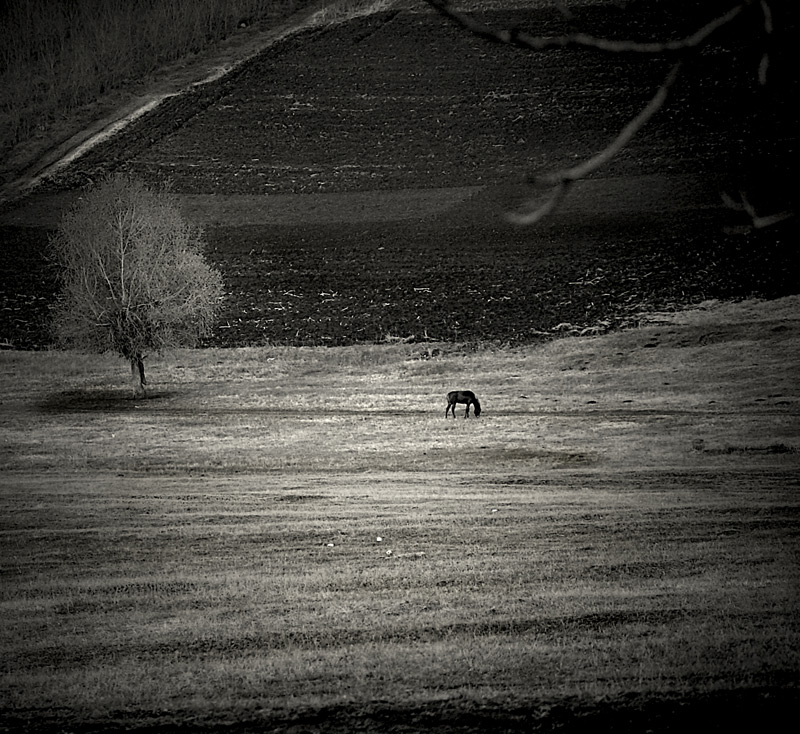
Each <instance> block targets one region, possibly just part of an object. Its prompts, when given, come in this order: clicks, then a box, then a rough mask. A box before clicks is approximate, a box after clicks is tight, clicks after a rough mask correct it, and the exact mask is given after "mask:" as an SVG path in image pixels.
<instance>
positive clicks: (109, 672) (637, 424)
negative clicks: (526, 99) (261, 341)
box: [0, 298, 800, 732]
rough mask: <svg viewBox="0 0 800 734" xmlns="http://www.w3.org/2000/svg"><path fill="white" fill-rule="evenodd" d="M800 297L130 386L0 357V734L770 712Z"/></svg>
mask: <svg viewBox="0 0 800 734" xmlns="http://www.w3.org/2000/svg"><path fill="white" fill-rule="evenodd" d="M799 316H800V310H799V309H798V300H797V298H787V299H782V300H778V301H773V302H760V303H756V302H746V303H743V304H738V305H733V304H728V305H725V304H707V307H706V308H704V309H702V310H699V311H695V312H685V313H681V314H672V315H666V314H664V315H661V316H656V317H651V320H653V321H654V323H652V324H651V325H649V326H645V327H642V328H639V329H635V330H629V331H623V332H619V333H615V334H609V335H604V336H600V337H593V338H581V339H571V338H567V339H561V340H557V341H553V342H550V343H548V344H544V345H540V346H536V347H533V346H531V347H520V348H515V349H511V348H505V349H496V350H495V349H490V348H483V349H475V348H466V347H459V346H458V345H454V344H447V345H444V344H439V345H436V344H394V345H384V346H380V345H375V346H366V345H364V346H355V347H341V348H281V347H276V348H267V347H265V348H245V349H229V350H211V349H209V350H198V351H185V352H179V353H177V354H175V355H173V356H171V357H167V358H163V359H154V360H153V361H152V364H151V366H150V371H149V374H150V378H151V382H152V385H151V389H150V398H149V399H147V400H144V401H134V400H132V399H130V398H129V397H128V393H127V392H126V390H125V387H124V379H123V378H124V369H123V366H122V365H121V363H119V362H118V361H117V360H114V359H107V360H106V359H97V358H90V357H82V356H80V355H70V354H62V353H52V352H39V353H24V352H6V353H0V385H2V391H3V399H2V414H1V415H2V425H0V429H2V432H3V436H4V444H3V449H2V450H3V453H2V457H0V461H2V474H1V475H0V485H1V486H2V490H1V491H0V517H2V518H3V520H2V532H1V533H0V543H2V547H0V557H2V578H3V586H2V616H3V620H4V625H3V628H2V633H1V634H2V643H1V644H2V653H3V654H2V659H3V677H2V681H1V682H0V700H2V702H3V704H2V706H3V710H2V712H1V713H2V721H3V725H2V726H3V727H4V729H5V730H14V731H16V730H21V731H44V730H48V731H52V730H62V731H99V730H108V729H122V728H124V729H126V730H136V729H147V730H148V731H161V730H167V729H170V730H174V728H175V727H178V726H180V727H183V729H182V730H185V731H190V730H191V731H195V730H215V731H218V730H221V729H222V728H225V729H226V730H229V729H230V727H231V726H233V725H235V727H234V728H235V730H241V731H255V730H259V731H263V730H266V729H268V730H270V731H298V732H299V731H362V730H363V731H378V730H391V731H426V730H429V731H451V732H452V731H486V730H504V731H554V730H559V731H562V730H568V731H598V730H613V731H644V730H650V731H692V730H699V728H701V724H700V720H701V719H702V717H704V716H710V717H713V721H714V724H715V725H716V728H715V727H714V726H711V727H710V728H709V725H708V723H707V722H703V724H702V730H703V731H709V730H711V731H717V730H718V731H730V730H731V727H732V726H733V725H740V724H744V725H752V726H754V727H755V726H756V725H757V726H758V727H760V728H762V730H769V731H780V730H781V726H783V724H781V723H780V722H781V721H782V717H784V716H786V715H787V714H789V713H790V712H791V711H796V707H797V704H798V691H797V685H798V678H799V673H800V645H799V644H798V642H799V641H800V623H798V619H800V615H798V612H799V611H800V604H799V602H800V596H798V589H799V588H800V586H798V581H799V580H800V579H799V578H798V576H799V575H800V571H799V570H798V569H800V566H798V563H797V562H798V553H799V552H800V525H798V509H799V508H800V498H799V497H800V496H799V495H798V490H799V489H800V486H798V485H800V473H799V472H798V468H800V458H799V456H800V455H799V454H798V447H800V424H799V423H798V412H799V410H800V395H798V392H797V383H796V379H795V378H796V367H797V364H798V357H800V354H799V353H798V352H799V351H800V348H799V346H798V345H800V341H799V340H798V337H799V336H800V333H799V332H800V322H799V321H798V317H799ZM456 386H459V387H466V386H468V387H470V388H472V389H474V390H475V391H476V392H477V393H478V395H479V397H480V398H481V401H482V404H483V413H482V415H481V417H480V418H478V419H475V418H472V417H471V418H470V419H468V420H465V419H464V418H463V417H462V416H463V408H462V409H459V411H458V413H459V414H458V417H457V418H456V419H455V420H453V419H452V418H451V419H445V417H444V407H445V398H444V394H445V393H446V391H447V390H448V389H451V388H453V387H456ZM786 726H788V725H786ZM236 727H238V728H236ZM784 730H786V729H784Z"/></svg>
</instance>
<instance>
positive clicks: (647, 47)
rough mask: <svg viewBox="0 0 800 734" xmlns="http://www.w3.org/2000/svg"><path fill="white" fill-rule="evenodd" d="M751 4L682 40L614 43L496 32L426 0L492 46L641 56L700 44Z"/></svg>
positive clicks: (745, 1) (446, 4)
mask: <svg viewBox="0 0 800 734" xmlns="http://www.w3.org/2000/svg"><path fill="white" fill-rule="evenodd" d="M755 1H756V0H740V2H739V3H738V4H737V5H735V6H734V7H732V8H731V9H730V10H729V11H728V12H727V13H724V14H723V15H720V16H718V17H717V18H714V19H713V20H711V21H710V22H708V23H706V25H704V26H703V27H702V28H699V29H698V30H696V31H695V32H694V33H692V34H690V35H689V36H686V37H685V38H679V39H676V40H673V41H662V42H652V43H640V42H637V41H629V40H622V41H614V40H611V39H608V38H599V37H597V36H591V35H589V34H587V33H570V34H567V35H564V36H552V37H548V36H533V35H531V34H529V33H526V32H525V31H521V30H519V29H517V28H512V29H509V30H496V29H494V28H491V27H490V26H488V25H485V24H484V23H481V22H479V21H477V20H475V19H474V18H472V17H471V16H469V15H467V14H466V13H463V12H462V11H460V10H456V9H455V8H454V7H452V6H451V5H450V0H426V2H427V3H428V4H429V5H430V6H431V7H433V8H435V9H436V10H438V11H439V13H441V14H442V15H443V16H445V17H446V18H449V19H450V20H452V21H453V22H454V23H456V24H457V25H459V26H461V27H462V28H465V29H466V30H468V31H470V33H473V34H474V35H476V36H479V37H481V38H485V39H486V40H488V41H493V42H495V43H505V44H509V45H512V46H519V47H521V48H525V49H529V50H532V51H542V50H545V49H549V48H564V47H567V46H581V47H584V48H589V49H595V50H597V51H605V52H611V53H627V52H636V53H644V54H663V53H679V52H683V51H688V50H690V49H694V48H697V47H698V46H700V45H702V44H703V43H704V42H705V41H706V40H707V39H708V37H709V36H710V35H711V34H712V33H714V32H715V31H717V30H718V29H720V28H722V27H723V26H725V25H727V24H728V23H730V22H731V21H733V20H734V19H735V18H736V17H737V16H738V15H739V14H740V13H741V12H742V11H743V10H745V9H746V8H747V7H748V6H750V5H752V4H753V3H754V2H755Z"/></svg>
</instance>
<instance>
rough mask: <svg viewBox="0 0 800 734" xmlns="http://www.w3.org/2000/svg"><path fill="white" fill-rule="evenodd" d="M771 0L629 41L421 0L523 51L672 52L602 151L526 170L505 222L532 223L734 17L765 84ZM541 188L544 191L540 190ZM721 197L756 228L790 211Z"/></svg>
mask: <svg viewBox="0 0 800 734" xmlns="http://www.w3.org/2000/svg"><path fill="white" fill-rule="evenodd" d="M772 1H773V0H730V5H729V6H728V7H727V9H726V10H724V11H723V12H721V13H720V14H719V15H717V16H715V17H713V18H712V19H711V20H708V21H706V22H704V23H701V24H699V25H698V27H696V28H695V30H694V31H692V32H691V33H689V34H688V35H685V36H683V37H681V38H677V39H669V40H663V41H656V42H638V41H633V40H613V39H609V38H602V37H597V36H593V35H590V34H587V33H581V32H574V33H568V34H565V35H560V36H536V35H534V34H531V33H528V32H526V31H523V30H520V29H517V28H512V29H508V30H506V29H496V28H492V27H490V26H488V25H486V24H484V23H482V22H480V21H478V20H476V19H475V18H474V17H472V16H471V15H469V14H467V13H464V12H462V11H460V10H458V9H457V8H456V7H454V6H453V5H452V4H451V2H450V0H426V2H427V3H428V4H429V5H431V6H432V7H433V8H435V9H436V10H437V11H439V13H441V14H442V15H443V16H445V17H446V18H448V19H450V20H451V21H453V22H454V23H455V24H457V25H458V26H460V27H461V28H464V29H465V30H467V31H469V32H470V33H473V34H474V35H476V36H479V37H481V38H484V39H486V40H487V41H490V42H493V43H500V44H507V45H511V46H515V47H519V48H522V49H525V50H527V51H529V52H542V51H547V50H548V49H554V48H565V47H575V48H584V49H590V50H593V51H596V52H599V53H606V54H619V53H628V54H641V55H642V56H653V55H658V56H671V57H673V62H672V64H671V66H670V68H669V71H668V72H667V74H666V76H665V78H664V80H663V82H662V83H661V85H660V86H659V87H658V89H656V90H655V93H654V94H653V96H652V98H651V99H650V100H649V102H648V103H647V104H646V105H645V106H644V107H643V108H642V109H641V111H640V112H639V113H638V114H636V115H635V116H634V117H633V118H632V119H631V120H629V121H628V123H627V124H625V125H624V126H623V127H622V129H621V130H619V132H618V133H617V135H616V136H615V137H614V139H613V140H611V142H610V143H608V144H607V145H606V146H605V147H604V148H603V149H602V150H600V151H599V152H597V153H596V154H595V155H593V156H591V157H589V158H588V159H586V160H584V161H582V162H580V163H578V164H577V165H575V166H571V167H568V168H562V169H559V170H556V171H551V172H549V173H544V174H539V173H531V174H529V175H528V177H527V183H528V184H530V186H531V188H532V193H531V195H530V197H529V198H528V199H527V201H525V202H524V203H523V204H522V206H521V207H520V208H519V209H518V210H517V211H516V212H513V213H510V214H509V215H508V218H509V219H510V220H511V221H513V222H516V223H518V224H523V225H524V224H533V223H535V222H538V221H539V220H540V219H542V218H543V217H545V216H547V215H548V214H550V213H551V212H552V211H554V210H555V209H556V208H557V207H558V205H559V204H560V203H561V201H562V200H563V199H564V197H565V196H566V195H567V193H568V192H569V190H570V187H571V186H572V185H573V184H574V183H575V182H576V181H578V180H580V179H583V178H585V177H587V176H588V175H589V174H591V173H593V172H595V171H597V170H598V169H600V168H601V167H602V166H604V165H606V164H607V163H608V162H609V161H611V160H612V159H613V158H614V157H615V156H616V155H617V154H618V153H619V152H620V151H621V150H622V149H624V148H625V146H626V145H627V144H628V143H629V142H630V141H631V139H632V138H633V137H634V136H635V135H636V134H637V133H638V132H639V131H640V130H641V129H642V128H643V127H644V126H645V125H646V124H647V123H648V122H649V121H650V119H651V118H652V117H653V116H654V115H655V114H656V113H657V112H658V111H659V110H660V109H661V108H662V107H663V106H664V105H665V104H666V102H667V99H668V97H669V93H670V90H671V89H672V87H673V85H674V83H675V81H676V79H677V78H678V76H679V75H680V73H681V71H682V69H683V67H684V65H685V61H686V60H687V59H688V57H689V56H690V55H691V54H692V53H694V52H696V51H697V50H698V49H699V48H701V47H702V46H704V45H706V44H708V43H711V42H712V41H713V39H714V38H715V36H716V35H717V34H718V33H719V32H720V31H721V30H722V29H724V28H726V27H728V26H730V25H731V24H732V23H734V21H737V20H741V21H744V22H746V28H747V31H746V32H748V33H751V34H753V35H754V36H756V35H758V36H761V37H762V39H763V43H762V53H761V55H760V59H759V61H758V63H757V66H756V67H755V68H754V69H753V73H754V74H756V75H757V78H758V83H759V84H760V85H762V86H765V85H766V84H767V82H768V79H769V74H770V71H769V70H770V62H771V58H770V50H769V49H770V43H769V39H770V37H771V36H772V34H773V31H774V27H773V13H772V8H771V4H772ZM553 3H554V5H555V6H556V7H557V8H558V9H559V11H560V12H561V13H562V15H564V17H565V18H567V20H570V21H572V20H574V16H573V14H572V13H571V12H570V11H569V9H568V7H567V3H566V2H563V1H562V0H553ZM676 12H679V10H677V9H676ZM542 192H545V193H544V194H542ZM723 200H724V201H725V203H726V205H727V206H729V207H730V208H732V209H735V210H737V211H741V212H744V213H745V214H746V215H747V216H748V217H749V219H750V226H751V227H752V228H756V229H758V228H763V227H768V226H772V225H773V224H777V223H778V222H781V221H783V220H784V219H787V218H789V217H791V216H793V215H794V213H795V212H794V211H793V210H792V209H785V210H779V211H774V212H771V213H768V214H763V213H762V214H758V213H757V212H756V210H755V208H754V207H753V206H752V205H751V204H750V202H749V201H748V197H747V194H746V193H745V192H738V195H735V196H730V195H727V196H724V197H723Z"/></svg>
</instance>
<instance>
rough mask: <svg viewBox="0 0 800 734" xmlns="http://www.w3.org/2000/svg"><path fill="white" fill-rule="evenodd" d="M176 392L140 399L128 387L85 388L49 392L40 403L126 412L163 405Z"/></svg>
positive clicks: (59, 408) (54, 409)
mask: <svg viewBox="0 0 800 734" xmlns="http://www.w3.org/2000/svg"><path fill="white" fill-rule="evenodd" d="M176 395H177V393H176V392H174V391H169V390H164V391H158V392H152V393H148V394H147V397H146V398H138V399H137V398H134V397H133V394H132V392H131V390H129V389H124V388H119V389H116V388H83V389H79V390H64V391H62V392H58V393H54V394H52V395H48V396H47V397H46V398H44V400H42V401H41V402H40V403H39V406H38V407H39V409H40V410H42V411H44V412H45V413H126V412H130V411H133V410H136V409H140V410H141V409H145V408H147V406H148V405H163V403H164V402H165V401H168V400H170V399H172V398H173V397H175V396H176Z"/></svg>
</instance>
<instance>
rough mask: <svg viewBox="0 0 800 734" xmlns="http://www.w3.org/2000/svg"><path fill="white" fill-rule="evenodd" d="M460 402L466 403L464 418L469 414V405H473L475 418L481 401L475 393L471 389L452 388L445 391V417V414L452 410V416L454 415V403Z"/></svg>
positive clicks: (445, 415)
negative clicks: (447, 391)
mask: <svg viewBox="0 0 800 734" xmlns="http://www.w3.org/2000/svg"><path fill="white" fill-rule="evenodd" d="M457 403H461V404H462V405H463V404H464V403H466V405H467V410H466V412H465V413H464V418H466V417H467V416H468V415H469V406H470V405H474V406H475V417H476V418H477V417H478V416H479V415H480V414H481V403H480V400H478V398H476V397H475V393H474V392H472V390H453V392H449V393H447V407H446V408H445V409H444V417H445V418H447V414H448V413H449V412H450V411H451V410H452V411H453V418H455V417H456V404H457Z"/></svg>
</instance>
